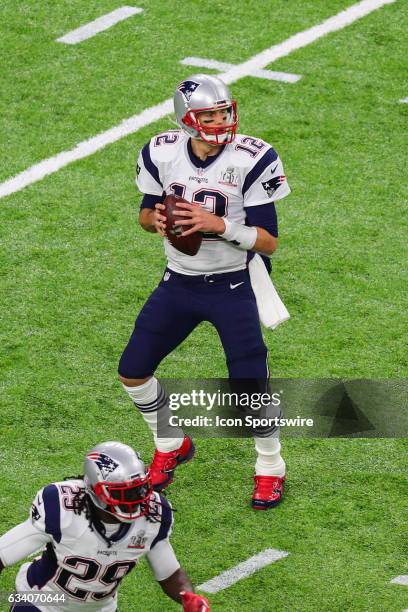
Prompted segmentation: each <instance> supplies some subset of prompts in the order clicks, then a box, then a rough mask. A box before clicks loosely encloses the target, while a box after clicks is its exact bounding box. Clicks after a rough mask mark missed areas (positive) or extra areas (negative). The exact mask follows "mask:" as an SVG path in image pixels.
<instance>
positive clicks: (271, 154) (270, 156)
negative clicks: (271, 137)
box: [242, 147, 278, 195]
mask: <svg viewBox="0 0 408 612" xmlns="http://www.w3.org/2000/svg"><path fill="white" fill-rule="evenodd" d="M277 159H278V154H277V153H276V151H275V149H272V147H271V148H270V149H268V150H267V152H266V153H265V155H263V156H262V157H261V159H260V160H259V161H258V162H257V163H256V164H255V166H254V167H253V168H252V170H250V171H249V172H248V174H247V175H246V177H245V181H244V184H243V186H242V195H245V194H246V192H247V191H248V189H249V188H250V187H251V185H253V184H254V183H255V181H256V180H257V179H258V178H259V177H260V176H261V174H262V173H263V172H264V171H265V170H266V168H267V167H268V166H269V165H270V164H272V163H273V162H274V161H276V160H277Z"/></svg>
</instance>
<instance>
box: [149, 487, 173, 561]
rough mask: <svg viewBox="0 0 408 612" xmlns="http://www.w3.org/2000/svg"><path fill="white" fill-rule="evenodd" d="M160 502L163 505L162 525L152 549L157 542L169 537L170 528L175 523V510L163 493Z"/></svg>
mask: <svg viewBox="0 0 408 612" xmlns="http://www.w3.org/2000/svg"><path fill="white" fill-rule="evenodd" d="M160 503H161V506H162V515H161V525H160V529H159V533H158V534H157V536H156V537H155V538H154V540H153V542H152V545H151V546H150V549H152V548H153V546H155V545H156V544H157V542H160V540H165V539H166V538H167V536H168V535H169V531H170V528H171V526H172V524H173V512H172V509H171V506H170V504H169V502H168V501H167V499H166V498H165V497H163V495H160Z"/></svg>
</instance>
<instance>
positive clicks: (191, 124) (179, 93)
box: [174, 74, 238, 145]
mask: <svg viewBox="0 0 408 612" xmlns="http://www.w3.org/2000/svg"><path fill="white" fill-rule="evenodd" d="M174 111H175V113H176V119H177V123H178V124H179V126H180V127H181V128H182V129H183V130H184V131H185V132H187V134H189V135H190V136H192V137H193V138H198V139H199V140H203V141H204V142H208V143H209V144H212V145H225V144H229V143H230V142H232V141H233V140H234V138H235V134H236V132H237V127H238V112H237V103H236V101H235V100H233V99H232V96H231V92H230V90H229V89H228V87H227V86H226V85H225V83H224V82H223V81H221V79H219V78H218V77H214V76H210V75H206V74H196V75H192V76H191V77H188V79H186V80H184V81H182V82H181V83H180V84H179V85H178V86H177V89H176V92H175V94H174ZM216 111H221V114H218V119H219V120H218V121H216V120H213V121H212V120H211V116H210V115H211V113H212V114H214V115H215V113H216ZM223 111H224V112H223ZM203 117H204V120H203ZM220 117H222V119H221V120H220Z"/></svg>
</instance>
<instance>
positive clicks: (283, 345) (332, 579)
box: [0, 0, 408, 612]
mask: <svg viewBox="0 0 408 612" xmlns="http://www.w3.org/2000/svg"><path fill="white" fill-rule="evenodd" d="M138 6H141V7H142V8H144V9H145V12H144V13H143V14H142V15H137V16H135V17H133V18H131V19H129V20H126V21H124V22H122V23H121V24H118V25H117V26H115V27H114V28H112V29H111V30H108V31H107V32H105V33H103V34H100V35H98V36H96V37H94V38H92V39H90V40H88V41H85V42H83V43H81V44H80V45H77V46H74V47H71V46H68V45H61V44H59V43H56V42H54V41H55V38H57V37H58V36H61V35H62V34H64V33H66V32H67V31H69V30H71V29H74V28H76V27H78V26H79V25H81V24H83V23H86V22H87V21H90V20H92V19H94V18H95V17H97V16H99V15H102V14H104V13H106V12H109V11H111V10H113V9H114V8H117V7H116V6H114V5H112V3H109V2H107V1H103V2H92V1H91V2H87V3H82V2H79V1H77V0H76V1H72V2H63V1H60V2H58V3H57V4H55V3H51V2H47V1H43V2H41V3H34V2H32V1H26V2H22V3H19V4H18V5H16V3H14V2H11V0H4V1H3V4H2V24H1V33H2V35H1V37H0V49H1V53H2V57H3V65H2V71H1V75H0V84H1V92H2V93H1V96H0V111H1V112H0V116H1V137H2V142H4V143H5V144H4V146H3V147H2V148H1V149H0V180H5V179H7V178H9V177H10V176H13V175H14V174H15V173H17V172H19V171H22V170H24V169H26V168H27V167H29V166H30V165H32V164H33V163H35V162H37V161H40V160H42V159H45V158H47V157H49V156H51V155H54V154H56V153H58V152H60V151H62V150H67V149H70V148H72V147H73V146H75V144H77V143H78V142H81V141H82V140H84V139H85V138H88V137H91V136H93V135H95V134H96V133H98V132H100V131H103V130H105V129H108V128H110V127H112V126H114V125H117V124H118V123H119V122H120V121H121V120H122V119H124V118H126V117H129V116H131V115H134V114H137V113H139V112H141V111H142V110H144V109H145V108H147V107H149V106H152V105H154V104H157V103H159V102H161V101H163V100H165V99H166V98H168V97H170V96H171V95H172V91H173V88H174V85H175V84H176V83H177V82H178V81H179V80H180V79H181V78H183V77H184V76H186V74H188V73H189V72H194V71H195V69H194V68H191V69H190V68H188V67H186V66H182V65H180V64H179V61H180V60H181V59H183V58H184V57H186V56H200V57H208V58H210V59H217V60H219V61H225V62H231V63H239V62H242V61H244V60H246V59H248V58H249V57H251V56H252V55H254V54H255V53H258V52H260V51H262V50H263V49H265V48H267V47H269V46H271V45H273V44H275V43H278V42H281V41H283V40H285V39H286V38H288V37H289V36H291V35H292V34H295V33H297V32H299V31H301V30H303V29H306V28H308V27H310V26H312V25H315V24H317V23H319V22H321V21H322V20H324V19H326V18H327V17H330V16H331V15H334V14H335V13H337V12H338V11H340V10H342V9H344V8H346V7H347V6H348V3H346V2H345V1H341V2H338V1H334V0H330V1H326V2H323V0H316V1H314V2H311V1H306V2H299V1H295V0H294V1H292V2H287V0H276V1H274V2H271V1H267V2H263V3H259V2H255V1H246V2H243V1H241V0H239V1H237V2H235V3H233V5H231V3H227V2H224V1H222V2H220V1H216V2H207V1H205V2H195V1H194V2H188V3H187V2H183V1H179V2H177V3H176V2H174V1H173V0H172V1H170V2H166V3H162V2H158V1H152V2H139V3H138ZM406 28H407V15H406V12H404V10H403V2H402V1H400V0H397V2H396V3H395V4H393V5H390V6H386V7H384V8H382V9H380V10H378V11H376V12H374V13H372V14H370V15H369V16H367V17H365V18H364V19H362V20H359V21H357V22H356V23H354V24H353V25H351V26H349V27H347V28H345V29H344V30H342V31H340V32H337V33H334V34H330V35H329V36H327V37H325V38H323V39H320V40H318V41H316V42H315V43H313V44H312V45H310V46H308V47H306V48H304V49H301V50H298V51H296V52H294V53H292V54H290V55H289V56H288V57H286V58H283V59H280V60H279V61H277V62H275V63H274V64H273V65H271V66H270V68H271V69H273V70H282V71H286V72H293V73H297V74H301V75H302V79H301V80H300V81H299V82H298V83H296V84H293V85H289V84H284V83H278V82H273V81H266V80H265V81H264V80H261V79H255V78H250V77H247V78H245V79H242V80H241V81H238V82H237V83H235V84H234V85H233V87H232V89H233V93H234V96H235V97H236V98H237V100H238V104H239V113H240V119H241V127H240V129H241V131H242V132H245V133H249V134H251V135H254V136H257V137H261V138H264V139H265V140H267V141H269V142H271V143H272V144H273V145H274V147H275V148H276V149H277V151H278V152H279V153H280V155H281V157H282V159H283V161H284V165H285V171H286V174H287V176H288V180H289V184H290V185H291V187H292V194H291V196H290V197H289V198H288V199H287V200H284V201H282V202H281V203H280V204H279V209H278V214H279V222H280V247H279V249H278V251H277V253H276V254H275V255H274V261H273V268H274V273H273V275H274V280H275V283H276V286H277V287H278V289H279V292H280V293H281V295H282V297H283V299H284V301H285V303H286V305H287V307H288V309H289V311H290V313H291V315H292V318H291V320H290V322H289V323H286V324H285V325H284V326H282V328H279V329H278V330H277V331H276V332H274V333H272V332H267V333H265V341H266V343H267V345H268V348H269V349H270V364H271V371H272V374H273V375H274V376H279V377H294V378H296V377H299V378H318V377H322V378H323V377H344V378H364V377H366V378H373V379H374V378H403V377H407V372H408V362H407V354H408V352H407V346H406V328H407V314H406V313H407V312H408V308H407V306H408V304H407V301H408V300H407V291H406V284H407V255H406V235H407V229H408V228H407V225H408V224H407V219H406V215H405V208H406V201H407V183H406V176H405V174H406V172H405V165H404V159H405V157H406V155H405V149H406V136H405V133H406V128H405V126H406V120H407V112H408V106H407V105H406V104H405V105H404V104H399V102H398V100H399V99H401V98H404V97H406V96H407V80H406V76H407V75H406V61H405V60H406V48H405V49H404V47H403V45H402V44H401V41H402V40H404V34H405V32H406ZM172 126H173V124H172V123H171V117H166V118H164V119H162V120H161V121H159V122H157V123H155V124H153V125H151V126H147V127H146V128H144V129H142V130H140V131H139V132H137V133H136V134H134V135H132V136H129V137H127V138H125V139H123V140H121V141H119V142H117V143H116V144H114V145H110V146H109V147H107V148H106V149H104V150H102V151H100V152H98V153H96V154H95V155H93V156H91V157H89V158H87V159H84V160H82V161H80V162H76V163H74V164H72V165H70V166H68V167H67V168H65V169H63V170H61V171H59V172H57V173H55V174H53V175H51V176H49V177H47V178H46V179H44V180H43V181H41V182H39V183H36V184H34V185H32V186H30V187H28V188H26V189H24V190H23V191H21V192H19V193H16V194H14V195H12V196H9V197H7V198H5V199H3V200H1V206H0V236H1V242H2V247H3V248H2V251H1V252H0V258H1V259H0V275H1V287H2V319H3V324H2V326H1V330H0V334H1V336H0V359H1V364H2V365H1V371H2V377H1V390H2V410H1V414H0V430H1V440H0V458H1V465H2V466H3V470H2V474H3V475H2V476H1V477H0V505H1V507H2V509H3V510H2V512H1V516H0V525H1V528H0V531H1V532H2V531H4V530H6V529H8V528H10V527H11V526H13V525H14V524H16V523H17V522H18V521H21V520H23V519H24V518H25V517H26V514H27V512H28V509H29V507H30V503H31V500H32V498H33V497H34V494H35V492H36V490H37V489H38V488H40V487H41V486H43V485H44V484H45V483H47V482H51V481H53V480H59V479H60V478H61V477H62V476H64V475H69V474H73V473H74V474H76V473H77V472H78V470H79V471H80V468H81V465H80V458H81V456H82V455H83V454H84V452H85V451H86V450H87V449H89V448H90V447H92V446H93V445H94V444H95V443H96V442H98V441H101V440H103V439H106V438H117V439H120V440H122V441H123V442H126V443H131V444H133V445H135V446H137V447H138V448H139V449H140V450H141V451H142V453H143V454H144V455H145V456H146V458H149V457H150V455H151V452H152V442H151V440H150V436H149V434H148V432H147V431H146V429H145V427H144V426H143V424H142V423H141V419H139V416H138V415H137V414H135V412H134V410H133V409H132V407H131V405H130V403H129V402H128V400H127V399H126V398H125V397H124V395H123V392H122V390H121V388H120V386H119V384H118V383H117V381H116V368H117V362H118V359H119V356H120V354H121V351H122V349H123V347H124V345H125V343H126V341H127V338H128V336H129V333H130V331H131V329H132V326H133V321H134V318H135V316H136V314H137V312H138V311H139V310H140V308H141V306H142V305H143V303H144V301H145V300H146V298H147V296H148V295H149V293H150V291H151V290H152V289H153V288H154V287H155V285H156V283H157V282H158V280H159V278H160V276H161V272H162V269H163V266H164V257H163V253H162V246H161V241H160V239H159V238H158V237H157V236H152V235H150V234H147V233H144V232H143V231H142V230H141V228H139V227H138V225H137V213H138V203H139V201H140V195H138V194H136V192H135V190H134V184H133V172H134V163H135V159H136V155H137V152H138V150H139V149H140V148H141V146H142V145H143V144H144V143H145V142H146V141H147V140H148V139H149V138H150V137H151V136H152V135H153V134H154V133H156V132H158V131H160V130H163V129H167V128H168V127H172ZM186 373H187V374H188V376H191V377H197V378H205V377H207V378H210V377H223V376H226V366H225V362H224V356H223V354H222V351H221V348H220V346H219V340H218V336H217V334H216V333H215V331H214V330H213V329H212V328H211V327H210V326H209V325H202V326H200V327H199V328H198V329H197V330H196V331H195V332H194V333H193V334H192V335H191V337H190V338H189V339H188V340H187V341H186V342H185V343H184V344H183V345H182V346H181V347H179V348H178V349H177V350H176V351H175V352H174V353H173V354H172V355H171V356H169V357H168V358H167V359H166V360H164V362H163V363H162V364H161V366H160V368H159V371H158V374H159V375H160V376H163V377H185V376H186ZM284 443H285V444H284V454H285V458H286V459H287V463H288V469H289V479H288V485H287V495H286V498H285V502H284V503H283V505H282V506H281V507H279V508H277V509H276V510H274V511H273V512H268V513H265V514H263V513H258V514H256V515H254V513H253V512H252V511H251V510H250V508H249V507H248V498H249V495H250V492H251V473H252V466H253V461H254V456H253V450H252V445H251V441H249V440H245V441H239V440H238V441H237V440H199V441H198V451H199V452H198V456H197V459H196V461H194V462H193V463H192V464H190V465H189V466H187V467H185V468H183V469H180V475H179V476H178V478H177V481H176V483H175V484H174V486H173V488H172V490H171V492H170V493H169V499H170V500H171V501H172V502H173V504H174V506H175V507H176V508H177V509H178V512H177V514H176V525H175V529H174V538H173V539H174V547H175V549H176V550H177V553H178V555H179V557H180V560H181V562H182V563H183V565H184V566H185V567H186V568H187V569H188V571H189V573H190V574H191V576H192V578H193V580H194V582H195V583H196V584H200V582H203V581H205V580H208V579H209V578H211V577H213V576H214V575H216V574H217V573H219V572H221V571H222V570H224V569H228V568H229V567H232V566H233V565H235V564H236V563H238V562H240V561H242V560H244V559H246V558H247V557H249V556H251V555H253V554H256V553H257V552H259V551H261V550H263V549H264V548H267V547H274V548H280V549H282V550H286V551H288V552H289V553H290V554H289V556H288V557H287V558H286V559H284V560H282V561H279V562H278V563H276V564H273V565H272V566H270V567H268V568H265V569H264V570H262V571H260V572H258V573H257V574H255V575H254V576H252V577H251V578H248V579H246V580H244V581H242V582H239V583H237V584H236V585H234V586H233V587H231V588H229V589H227V590H226V591H224V592H220V593H219V594H217V595H213V596H211V601H212V603H213V606H214V609H215V610H217V609H220V610H226V611H227V610H228V611H229V610H231V611H235V610H248V611H250V610H254V609H258V608H260V609H265V610H268V611H269V610H271V611H272V610H274V611H275V610H285V611H287V610H290V611H292V610H296V611H297V610H299V611H303V610H306V611H308V610H317V609H319V610H327V611H343V610H353V611H363V610H367V611H368V610H370V611H382V610H390V611H391V610H392V611H395V610H400V609H401V610H402V609H403V608H404V607H405V608H407V607H408V593H407V590H406V589H404V588H403V587H398V586H395V585H390V584H389V582H390V580H391V578H393V577H394V576H396V575H398V574H404V573H408V567H407V562H406V553H407V549H406V544H405V543H404V538H403V525H404V519H405V514H404V512H405V506H406V502H405V500H406V493H407V484H406V482H407V481H406V473H407V441H406V440H385V439H379V440H299V439H296V440H295V439H288V440H284ZM15 571H16V569H15V568H13V569H9V570H7V572H5V573H4V574H3V575H2V588H4V589H9V588H12V585H13V579H14V575H15ZM120 603H121V609H122V610H126V611H128V610H129V611H130V612H133V611H135V612H136V610H142V611H143V612H144V611H146V612H148V611H152V612H156V611H157V612H158V611H161V610H163V609H164V608H165V607H166V609H169V610H170V609H174V610H175V609H177V606H176V605H173V604H171V603H168V602H167V601H166V600H165V599H164V596H163V595H162V594H161V592H160V589H159V587H158V586H157V585H155V584H154V581H153V580H152V579H151V577H150V575H149V571H148V569H147V567H145V566H144V565H141V567H140V568H138V570H137V572H136V571H135V573H134V574H132V575H131V576H130V577H129V578H128V579H127V580H126V582H125V583H124V584H123V586H122V587H121V590H120Z"/></svg>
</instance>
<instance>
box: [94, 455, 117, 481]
mask: <svg viewBox="0 0 408 612" xmlns="http://www.w3.org/2000/svg"><path fill="white" fill-rule="evenodd" d="M87 459H90V460H91V461H95V463H96V465H97V466H98V468H99V469H100V471H101V474H102V476H103V478H106V477H107V476H108V475H109V474H110V473H111V472H114V471H115V470H116V468H117V467H118V466H119V463H116V461H114V460H113V459H112V458H111V457H109V456H108V455H105V454H104V453H89V455H87Z"/></svg>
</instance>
